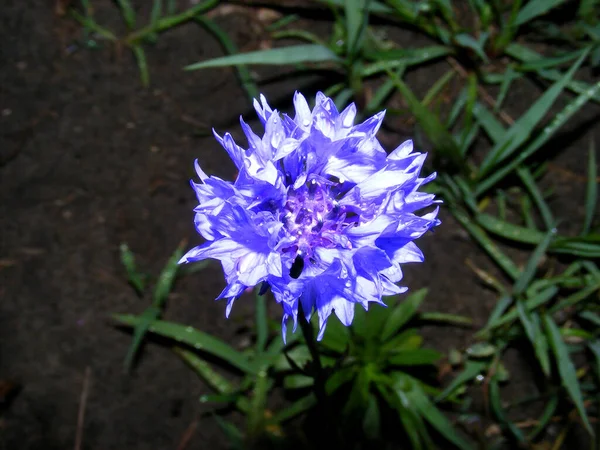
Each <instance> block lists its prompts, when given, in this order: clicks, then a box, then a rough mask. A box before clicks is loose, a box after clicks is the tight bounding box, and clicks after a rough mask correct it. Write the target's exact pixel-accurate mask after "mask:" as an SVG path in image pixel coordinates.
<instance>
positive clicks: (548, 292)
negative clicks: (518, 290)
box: [476, 286, 559, 337]
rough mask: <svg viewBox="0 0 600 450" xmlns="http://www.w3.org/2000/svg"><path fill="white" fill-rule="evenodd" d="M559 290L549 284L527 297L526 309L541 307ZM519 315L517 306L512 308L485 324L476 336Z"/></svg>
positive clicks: (531, 309)
mask: <svg viewBox="0 0 600 450" xmlns="http://www.w3.org/2000/svg"><path fill="white" fill-rule="evenodd" d="M558 291H559V289H558V287H556V286H549V287H547V288H546V289H544V290H542V291H540V292H538V293H537V294H535V295H532V296H531V297H529V298H527V299H526V300H525V302H524V306H525V310H526V311H533V310H535V309H536V308H539V307H540V306H542V305H544V304H546V303H548V302H549V301H550V300H552V299H553V298H554V297H555V296H556V294H558ZM517 317H518V312H517V310H516V308H512V309H511V310H510V311H508V312H507V313H506V314H504V315H503V316H501V317H499V318H498V319H496V320H495V321H494V322H492V323H489V324H487V325H486V326H485V328H483V329H482V330H480V331H478V332H477V333H476V336H477V337H480V336H483V335H484V334H485V333H486V332H488V331H490V330H492V329H494V328H498V327H501V326H502V325H505V324H507V323H510V322H512V321H514V320H516V319H517Z"/></svg>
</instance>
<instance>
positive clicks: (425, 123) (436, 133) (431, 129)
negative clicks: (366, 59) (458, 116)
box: [387, 70, 465, 168]
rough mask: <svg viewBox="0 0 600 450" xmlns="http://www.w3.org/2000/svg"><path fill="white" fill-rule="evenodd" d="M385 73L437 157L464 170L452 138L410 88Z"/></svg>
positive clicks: (398, 79)
mask: <svg viewBox="0 0 600 450" xmlns="http://www.w3.org/2000/svg"><path fill="white" fill-rule="evenodd" d="M387 73H388V76H389V77H390V79H392V80H393V81H394V84H395V85H396V88H397V89H398V91H400V94H401V95H402V97H403V98H404V100H405V101H406V103H407V105H408V107H409V109H410V110H411V112H412V113H413V114H414V116H415V118H416V120H417V122H418V123H419V125H420V126H421V127H422V128H423V130H424V131H425V133H426V134H427V137H428V138H429V139H431V142H432V143H433V145H434V148H435V149H436V151H437V152H439V156H442V157H443V158H448V160H449V161H451V162H452V163H453V165H454V166H455V167H456V168H464V167H465V162H464V159H463V157H462V155H461V153H460V149H459V148H458V145H457V144H456V141H455V140H454V137H453V136H452V135H451V134H450V133H449V132H448V130H446V127H444V125H443V124H442V123H441V122H440V120H439V119H438V117H437V116H436V115H435V114H433V113H432V112H430V111H429V110H428V109H427V108H426V107H425V106H423V104H422V103H421V102H420V101H419V100H418V99H417V97H416V96H415V95H414V94H413V92H412V91H411V90H410V88H409V87H408V86H407V85H406V84H405V83H404V81H402V80H401V79H400V78H399V77H398V76H397V75H396V74H395V73H393V72H391V71H389V70H388V72H387Z"/></svg>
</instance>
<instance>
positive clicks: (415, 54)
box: [360, 45, 452, 77]
mask: <svg viewBox="0 0 600 450" xmlns="http://www.w3.org/2000/svg"><path fill="white" fill-rule="evenodd" d="M451 53H452V49H451V48H450V47H446V46H441V45H434V46H431V47H424V48H419V49H391V50H382V51H380V52H372V53H370V54H369V55H367V57H368V58H373V60H374V61H376V62H374V63H372V64H366V65H365V66H364V67H363V68H362V70H361V72H360V74H361V75H362V76H363V77H370V76H373V75H376V74H378V73H381V72H386V71H388V70H391V69H397V68H399V67H412V66H418V65H420V64H424V63H427V62H430V61H434V60H436V59H439V58H443V57H445V56H448V55H450V54H451Z"/></svg>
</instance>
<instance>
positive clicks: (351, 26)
mask: <svg viewBox="0 0 600 450" xmlns="http://www.w3.org/2000/svg"><path fill="white" fill-rule="evenodd" d="M368 3H370V2H369V0H346V1H345V2H344V13H345V14H344V18H345V21H346V54H347V55H348V56H350V58H353V57H354V56H355V55H356V53H357V52H358V51H359V50H360V48H361V47H362V45H361V44H362V40H363V38H364V32H365V29H366V24H367V23H368V21H369V12H368V9H366V6H367V4H368Z"/></svg>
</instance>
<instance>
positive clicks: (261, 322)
mask: <svg viewBox="0 0 600 450" xmlns="http://www.w3.org/2000/svg"><path fill="white" fill-rule="evenodd" d="M259 294H260V290H257V291H256V296H255V298H256V301H255V307H256V350H257V352H258V353H262V352H263V351H264V349H265V347H266V345H267V338H268V337H269V327H268V324H267V320H268V317H267V299H266V296H265V295H259Z"/></svg>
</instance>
